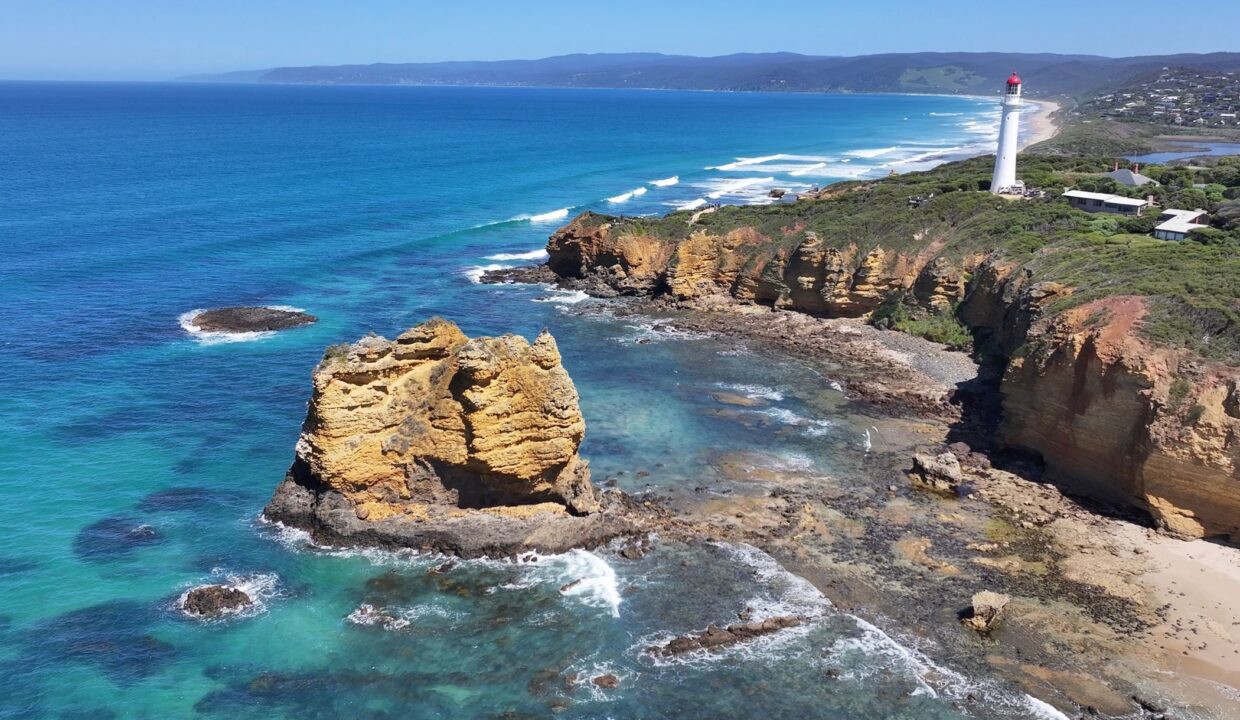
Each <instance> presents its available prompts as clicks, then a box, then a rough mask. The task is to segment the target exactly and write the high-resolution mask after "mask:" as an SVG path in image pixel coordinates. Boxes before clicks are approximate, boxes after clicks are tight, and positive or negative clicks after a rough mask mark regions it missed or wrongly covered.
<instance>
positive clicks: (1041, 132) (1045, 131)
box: [1021, 100, 1063, 150]
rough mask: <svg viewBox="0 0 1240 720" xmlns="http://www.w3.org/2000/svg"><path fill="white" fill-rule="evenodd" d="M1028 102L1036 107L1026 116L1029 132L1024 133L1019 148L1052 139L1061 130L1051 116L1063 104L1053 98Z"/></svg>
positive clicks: (1022, 148)
mask: <svg viewBox="0 0 1240 720" xmlns="http://www.w3.org/2000/svg"><path fill="white" fill-rule="evenodd" d="M1029 104H1030V105H1037V107H1038V109H1037V110H1034V112H1033V113H1030V114H1029V116H1028V125H1029V133H1027V134H1025V136H1024V138H1023V139H1022V141H1021V150H1024V149H1025V147H1029V146H1030V145H1037V144H1038V143H1045V141H1047V140H1053V139H1054V138H1055V135H1059V133H1060V130H1063V128H1061V126H1060V124H1059V123H1056V121H1055V120H1054V118H1053V116H1054V114H1055V113H1058V112H1059V110H1060V108H1061V107H1063V105H1060V104H1059V103H1056V102H1054V100H1029Z"/></svg>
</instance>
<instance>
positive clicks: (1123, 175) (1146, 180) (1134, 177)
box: [1103, 166, 1158, 187]
mask: <svg viewBox="0 0 1240 720" xmlns="http://www.w3.org/2000/svg"><path fill="white" fill-rule="evenodd" d="M1139 170H1140V167H1139V166H1138V167H1136V168H1134V169H1131V170H1130V169H1128V168H1121V167H1117V168H1115V169H1114V170H1112V171H1111V172H1109V173H1107V174H1105V175H1103V177H1109V178H1111V179H1112V180H1114V181H1115V182H1117V183H1119V184H1120V185H1127V186H1128V187H1141V186H1143V185H1153V186H1155V187H1157V186H1158V181H1157V180H1155V179H1154V178H1151V177H1146V176H1145V175H1142V174H1141V173H1140V172H1139Z"/></svg>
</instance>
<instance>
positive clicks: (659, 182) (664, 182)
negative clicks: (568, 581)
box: [650, 175, 680, 187]
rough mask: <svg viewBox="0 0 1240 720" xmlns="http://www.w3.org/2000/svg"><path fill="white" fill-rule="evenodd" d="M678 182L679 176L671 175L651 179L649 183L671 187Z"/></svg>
mask: <svg viewBox="0 0 1240 720" xmlns="http://www.w3.org/2000/svg"><path fill="white" fill-rule="evenodd" d="M678 182H680V176H679V175H673V176H671V177H670V178H663V179H662V180H651V181H650V184H651V185H654V186H655V187H671V186H673V185H675V184H676V183H678Z"/></svg>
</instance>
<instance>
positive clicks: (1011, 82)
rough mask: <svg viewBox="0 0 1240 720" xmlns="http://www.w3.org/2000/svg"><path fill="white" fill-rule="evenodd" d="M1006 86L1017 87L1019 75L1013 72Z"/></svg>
mask: <svg viewBox="0 0 1240 720" xmlns="http://www.w3.org/2000/svg"><path fill="white" fill-rule="evenodd" d="M1007 84H1008V85H1009V86H1010V85H1019V84H1020V76H1019V75H1017V74H1016V73H1015V72H1013V73H1012V77H1010V78H1008V81H1007Z"/></svg>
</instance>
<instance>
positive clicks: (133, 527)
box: [73, 517, 164, 562]
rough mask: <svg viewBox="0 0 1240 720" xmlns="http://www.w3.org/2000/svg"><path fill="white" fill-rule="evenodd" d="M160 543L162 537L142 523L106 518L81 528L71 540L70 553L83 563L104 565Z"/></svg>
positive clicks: (127, 519) (121, 518)
mask: <svg viewBox="0 0 1240 720" xmlns="http://www.w3.org/2000/svg"><path fill="white" fill-rule="evenodd" d="M163 541H164V537H163V535H161V534H160V533H159V531H158V530H156V529H155V528H153V527H151V526H150V525H147V524H146V523H143V522H140V521H138V520H134V519H132V518H123V517H110V518H104V519H103V520H100V521H99V522H97V523H95V524H94V525H89V526H87V527H85V528H82V530H81V531H80V532H78V534H77V537H76V538H74V539H73V553H74V554H75V555H77V556H78V557H79V558H81V559H83V560H88V561H90V562H104V561H106V560H108V559H110V558H113V557H117V556H121V555H126V554H129V553H131V552H133V551H135V550H137V549H139V548H143V547H146V546H148V545H155V544H158V543H161V542H163Z"/></svg>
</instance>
